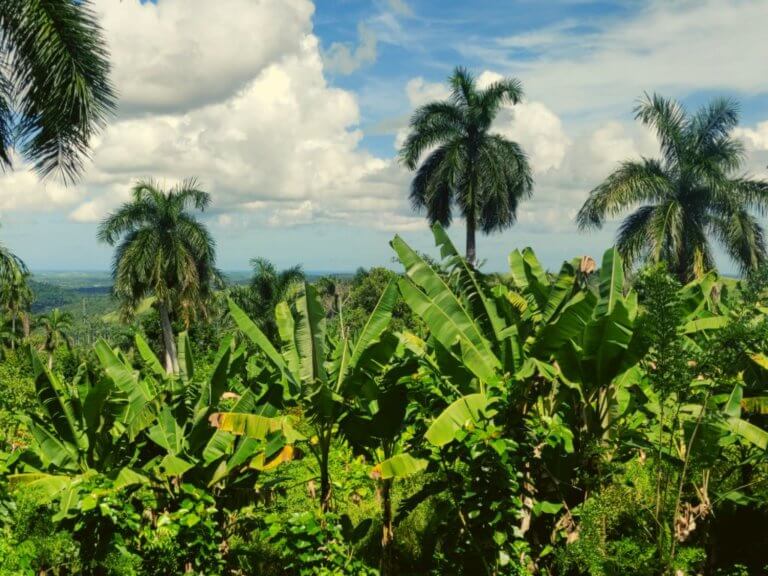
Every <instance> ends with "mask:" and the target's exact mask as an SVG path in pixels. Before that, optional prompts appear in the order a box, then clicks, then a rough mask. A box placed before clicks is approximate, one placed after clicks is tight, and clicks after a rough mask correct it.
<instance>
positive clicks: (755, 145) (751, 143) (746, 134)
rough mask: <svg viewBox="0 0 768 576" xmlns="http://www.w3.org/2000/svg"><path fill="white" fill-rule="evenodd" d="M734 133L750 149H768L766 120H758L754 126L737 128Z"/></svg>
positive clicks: (767, 121)
mask: <svg viewBox="0 0 768 576" xmlns="http://www.w3.org/2000/svg"><path fill="white" fill-rule="evenodd" d="M735 135H736V136H738V137H740V138H741V139H742V140H744V142H746V144H747V146H748V147H749V148H750V149H751V150H768V120H766V121H765V122H759V123H758V124H757V125H756V126H755V127H754V128H737V129H736V130H735Z"/></svg>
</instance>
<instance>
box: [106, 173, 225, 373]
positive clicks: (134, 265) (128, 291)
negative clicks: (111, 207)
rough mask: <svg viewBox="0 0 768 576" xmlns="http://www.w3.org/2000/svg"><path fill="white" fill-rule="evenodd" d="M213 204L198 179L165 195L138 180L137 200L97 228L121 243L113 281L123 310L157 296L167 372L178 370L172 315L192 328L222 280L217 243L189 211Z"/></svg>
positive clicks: (108, 238) (108, 239) (154, 185)
mask: <svg viewBox="0 0 768 576" xmlns="http://www.w3.org/2000/svg"><path fill="white" fill-rule="evenodd" d="M210 202H211V197H210V195H209V194H208V193H207V192H204V191H203V190H201V189H200V188H199V187H198V185H197V183H196V181H195V180H185V181H183V182H182V183H180V184H179V185H177V186H174V187H173V188H171V189H170V190H167V191H166V190H163V189H162V188H161V187H160V186H159V185H158V184H157V183H155V182H153V181H151V180H150V181H140V182H138V183H137V184H136V185H135V186H134V188H133V199H132V200H131V201H130V202H127V203H126V204H123V206H122V207H121V208H120V209H119V210H117V212H114V213H112V214H110V215H109V216H108V217H107V218H106V219H105V220H104V221H103V222H102V223H101V225H100V226H99V232H98V238H99V240H100V241H102V242H105V243H107V244H109V245H110V246H115V245H116V244H117V249H116V250H115V256H114V261H113V266H112V277H113V280H114V291H115V294H116V295H117V296H118V298H119V299H120V301H121V303H122V308H123V312H124V313H126V314H131V313H132V311H133V310H135V308H136V306H137V305H138V304H139V303H140V302H141V301H142V300H144V299H145V298H148V297H151V296H154V298H155V305H156V306H157V309H158V312H159V314H160V323H161V325H162V330H163V343H164V347H165V368H166V370H167V371H168V373H178V370H179V362H178V356H177V352H176V343H175V340H174V336H173V328H172V325H171V316H172V315H173V316H174V318H179V319H181V320H183V321H184V322H185V324H187V325H189V323H190V321H191V320H192V319H193V318H194V317H195V316H196V314H197V313H199V312H202V313H205V310H206V303H207V301H208V298H209V296H210V294H211V288H212V286H213V283H214V282H215V281H217V280H218V278H219V273H218V271H217V270H216V268H215V264H216V250H215V247H216V246H215V242H214V240H213V238H212V237H211V235H210V234H209V232H208V230H207V228H206V227H205V225H204V224H202V223H201V222H199V221H198V220H197V219H196V218H195V216H194V215H193V214H192V213H191V212H190V210H191V209H195V210H200V211H201V212H202V211H204V210H205V209H206V208H207V207H208V206H209V204H210Z"/></svg>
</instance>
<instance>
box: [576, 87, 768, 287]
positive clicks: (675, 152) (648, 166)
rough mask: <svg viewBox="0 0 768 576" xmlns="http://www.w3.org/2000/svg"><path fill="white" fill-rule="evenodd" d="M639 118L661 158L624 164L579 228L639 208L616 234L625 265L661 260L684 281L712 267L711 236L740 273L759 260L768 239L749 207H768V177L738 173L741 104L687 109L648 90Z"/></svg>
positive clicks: (597, 192)
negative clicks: (754, 177)
mask: <svg viewBox="0 0 768 576" xmlns="http://www.w3.org/2000/svg"><path fill="white" fill-rule="evenodd" d="M635 118H636V119H637V120H640V122H642V123H643V124H644V125H645V126H648V127H650V128H652V129H654V130H655V132H656V135H657V137H658V140H659V143H660V147H661V158H659V159H650V158H641V159H640V160H628V161H625V162H623V163H622V164H621V165H620V166H619V168H617V169H616V170H615V171H614V172H613V173H612V174H611V175H610V176H608V178H606V180H605V181H604V182H603V183H602V184H600V185H599V186H597V187H596V188H595V189H594V190H592V192H590V195H589V198H588V199H587V201H586V202H585V203H584V205H583V206H582V207H581V210H579V213H578V215H577V217H576V222H577V224H578V226H579V228H580V229H582V230H583V229H588V228H599V227H601V226H602V225H603V223H604V222H605V220H606V218H610V217H613V216H617V215H619V214H621V213H622V212H624V211H626V210H629V209H631V208H635V207H636V210H635V211H634V212H633V213H631V214H630V215H629V216H627V217H626V218H625V219H624V221H623V222H622V224H621V226H620V227H619V230H618V234H617V240H616V245H617V247H618V249H619V252H620V253H621V255H622V257H623V258H624V262H625V265H626V266H627V267H628V268H631V267H632V266H633V265H635V264H636V263H637V262H638V261H640V260H646V261H648V262H660V261H664V262H666V263H667V264H668V266H669V269H670V271H672V272H673V273H674V274H675V275H676V276H677V277H678V279H679V280H680V281H682V282H687V281H689V280H690V279H692V278H696V277H700V276H701V275H702V274H703V273H704V272H705V271H706V270H708V269H711V268H714V258H713V255H712V245H711V242H710V238H712V237H713V238H715V239H716V240H717V241H718V242H719V243H720V245H721V246H722V247H723V248H724V249H725V251H726V252H727V253H728V255H729V256H730V257H731V258H732V259H733V260H734V261H735V262H736V263H737V264H738V265H739V267H740V268H741V269H742V270H743V271H746V270H752V269H755V268H756V267H757V266H759V265H760V263H762V262H763V261H764V260H765V257H766V247H765V238H764V231H763V227H762V226H761V225H760V223H759V222H758V220H757V218H756V217H755V215H753V214H752V211H757V212H758V213H760V214H763V215H764V214H765V212H766V210H767V209H768V183H767V182H765V181H760V180H752V179H749V178H747V177H745V176H742V175H737V172H738V171H739V170H740V169H741V167H742V165H743V162H744V148H743V146H742V144H741V142H740V141H738V140H736V139H734V138H733V137H732V135H731V132H732V130H733V128H735V127H736V125H737V124H738V118H739V115H738V106H737V104H736V103H735V102H734V101H733V100H729V99H716V100H713V101H712V102H711V103H710V104H709V105H707V106H704V107H702V108H701V109H699V110H698V111H697V112H696V113H695V114H693V115H689V114H688V113H687V112H686V110H685V109H684V108H683V107H682V106H681V105H680V104H679V103H677V102H675V101H674V100H670V99H666V98H663V97H661V96H658V95H656V94H654V95H653V96H650V95H648V94H646V95H645V96H644V97H643V99H641V101H640V102H639V104H638V106H637V107H636V108H635Z"/></svg>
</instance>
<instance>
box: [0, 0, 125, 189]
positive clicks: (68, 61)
mask: <svg viewBox="0 0 768 576" xmlns="http://www.w3.org/2000/svg"><path fill="white" fill-rule="evenodd" d="M109 73H110V65H109V54H108V51H107V48H106V45H105V43H104V38H103V35H102V31H101V28H100V26H99V24H98V22H97V21H96V18H95V16H94V13H93V10H92V8H91V2H90V0H78V1H73V0H0V167H10V165H11V160H12V154H11V150H12V149H13V148H16V149H17V150H18V151H19V153H20V154H21V156H22V157H24V158H25V159H26V160H28V161H30V162H32V163H33V164H34V166H35V168H36V169H37V171H38V173H40V174H41V175H44V176H45V175H47V174H49V173H51V172H52V171H54V170H57V171H59V172H60V173H61V174H62V175H63V176H64V178H65V180H71V179H74V178H75V177H76V176H77V175H78V174H79V172H80V170H81V168H82V162H83V159H84V158H85V157H86V156H87V154H88V144H89V142H90V139H91V136H92V135H93V134H95V133H96V132H97V131H98V129H99V128H100V127H101V126H103V124H104V122H105V120H106V118H107V117H108V116H109V115H110V114H111V113H112V112H113V110H114V107H115V94H114V91H113V89H112V85H111V83H110V79H109Z"/></svg>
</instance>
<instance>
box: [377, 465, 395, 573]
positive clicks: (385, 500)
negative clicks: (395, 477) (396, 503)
mask: <svg viewBox="0 0 768 576" xmlns="http://www.w3.org/2000/svg"><path fill="white" fill-rule="evenodd" d="M391 491H392V479H391V478H387V479H386V480H380V481H379V497H380V498H381V511H382V533H381V564H380V566H379V568H380V572H381V576H392V574H394V573H395V570H394V568H395V563H394V546H393V545H394V543H395V537H394V532H393V530H394V526H393V525H392V494H391Z"/></svg>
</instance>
